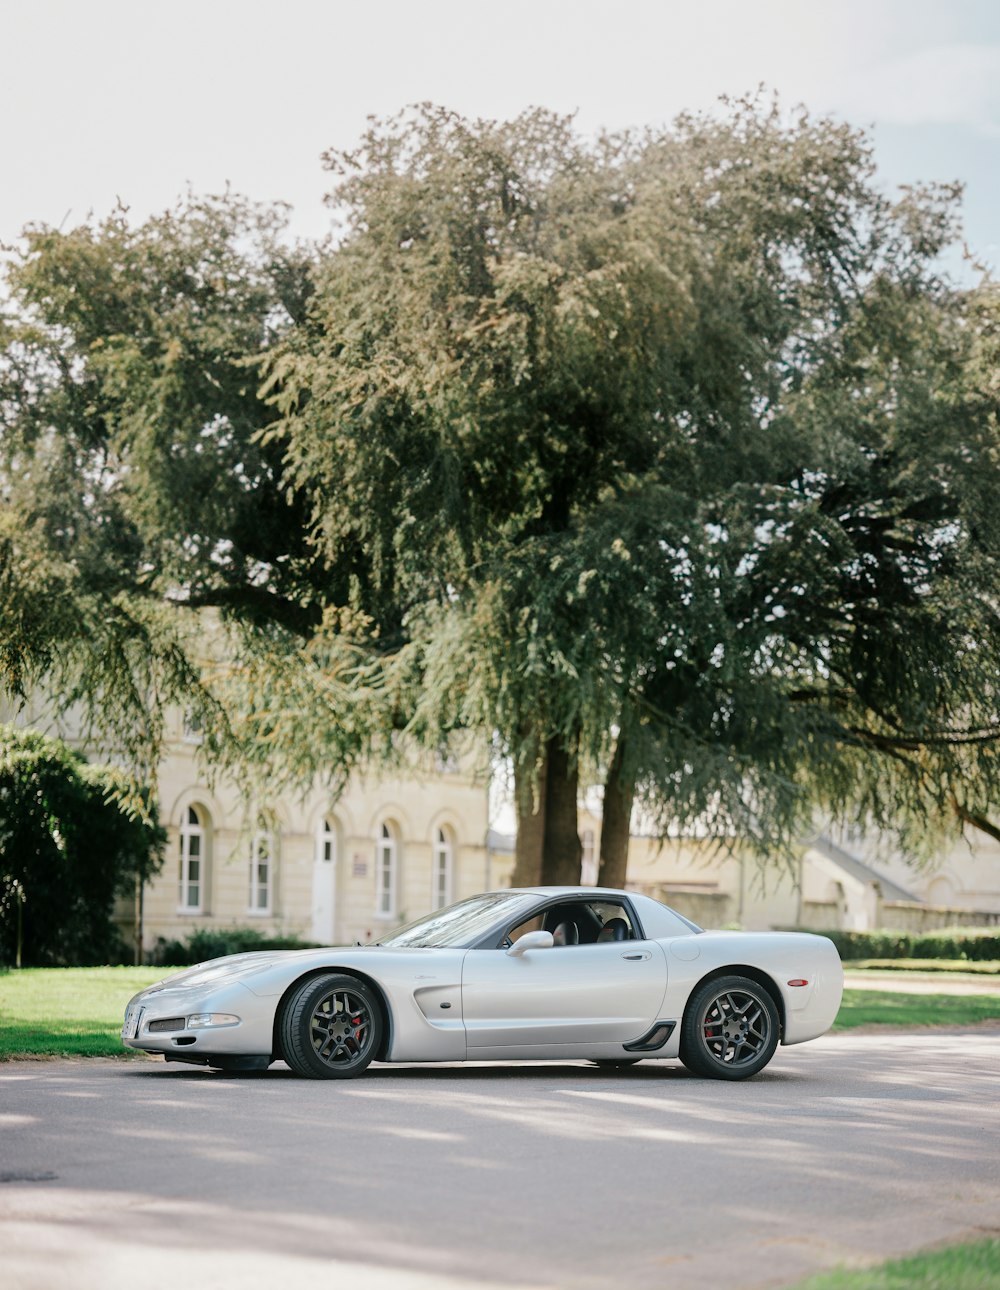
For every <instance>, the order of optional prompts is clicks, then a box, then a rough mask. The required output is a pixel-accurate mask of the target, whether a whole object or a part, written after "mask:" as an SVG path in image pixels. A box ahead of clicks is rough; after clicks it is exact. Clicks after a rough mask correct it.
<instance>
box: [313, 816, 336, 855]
mask: <svg viewBox="0 0 1000 1290" xmlns="http://www.w3.org/2000/svg"><path fill="white" fill-rule="evenodd" d="M336 858H337V835H336V833H335V832H334V828H333V825H332V824H331V823H330V821H329V820H328V819H326V818H325V817H324V818H323V819H322V820H320V823H319V828H318V830H317V831H316V859H317V860H318V861H320V862H322V863H323V864H332V863H333V862H334V860H336Z"/></svg>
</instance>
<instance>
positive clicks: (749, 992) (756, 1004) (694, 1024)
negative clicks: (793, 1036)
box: [680, 976, 780, 1079]
mask: <svg viewBox="0 0 1000 1290" xmlns="http://www.w3.org/2000/svg"><path fill="white" fill-rule="evenodd" d="M779 1028H780V1023H779V1021H778V1010H777V1008H776V1007H775V1006H774V1000H773V999H772V998H771V996H770V994H769V993H768V991H767V990H765V989H764V987H763V986H762V985H758V984H757V982H756V981H751V980H750V979H749V977H745V976H721V977H715V978H714V980H711V981H705V982H704V983H703V984H702V985H700V986H699V987H698V988H697V990H695V992H694V994H692V996H691V998H690V999H689V1000H688V1005H687V1008H686V1009H685V1010H684V1020H683V1021H682V1022H681V1044H680V1059H681V1061H682V1062H683V1063H684V1065H685V1066H686V1067H687V1068H688V1070H689V1071H691V1072H692V1073H693V1074H695V1075H704V1076H707V1077H708V1078H709V1079H749V1078H750V1076H751V1075H756V1074H757V1072H758V1071H762V1070H763V1069H764V1067H765V1066H766V1065H767V1063H768V1062H769V1061H770V1060H771V1058H772V1057H773V1056H774V1052H775V1049H776V1048H777V1047H778V1034H779Z"/></svg>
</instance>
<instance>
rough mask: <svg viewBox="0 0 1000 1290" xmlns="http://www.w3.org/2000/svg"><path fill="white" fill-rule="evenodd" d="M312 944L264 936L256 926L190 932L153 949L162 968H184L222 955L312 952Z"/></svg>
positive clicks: (214, 928) (313, 944)
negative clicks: (185, 938)
mask: <svg viewBox="0 0 1000 1290" xmlns="http://www.w3.org/2000/svg"><path fill="white" fill-rule="evenodd" d="M315 948H317V947H316V943H315V942H314V941H304V940H301V939H300V938H299V937H298V936H267V935H265V934H264V933H263V932H261V931H260V930H259V929H258V928H256V927H210V928H203V929H200V930H198V931H195V932H192V933H191V935H190V936H189V937H188V938H187V940H186V941H185V940H181V941H165V940H162V939H161V940H160V941H159V942H158V943H157V946H156V949H155V956H156V961H157V962H158V963H161V964H163V966H164V967H185V966H187V965H188V964H191V963H203V962H205V960H206V959H219V958H223V957H224V956H225V955H226V954H246V953H248V952H250V951H253V950H308V949H315Z"/></svg>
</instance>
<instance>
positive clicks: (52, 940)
mask: <svg viewBox="0 0 1000 1290" xmlns="http://www.w3.org/2000/svg"><path fill="white" fill-rule="evenodd" d="M137 793H138V790H136V788H135V786H134V785H130V784H129V783H128V782H127V780H126V777H125V776H124V775H123V774H122V773H121V772H120V771H117V770H115V769H112V768H109V767H98V766H88V765H87V764H86V763H85V762H84V761H83V759H82V758H81V757H79V756H77V755H76V754H75V753H73V752H72V751H71V750H70V749H69V748H68V747H67V746H66V745H65V744H64V743H62V742H61V741H59V740H56V739H49V738H46V737H45V736H43V735H40V734H37V733H35V732H34V731H23V730H17V729H15V728H14V727H12V726H0V875H2V877H0V885H2V886H3V887H4V888H7V889H9V888H10V887H11V886H12V885H13V883H18V884H19V885H20V888H21V892H22V893H23V903H22V904H21V910H20V912H21V917H22V919H23V937H24V949H23V961H24V962H25V963H26V964H70V963H80V964H88V963H107V962H115V961H119V960H120V959H121V958H122V957H123V952H124V947H123V946H122V944H121V941H120V937H119V934H118V931H117V929H116V928H115V926H114V924H113V923H112V919H111V915H112V911H113V907H114V902H115V898H116V897H117V896H119V895H123V894H130V893H131V892H132V891H133V890H134V885H135V881H136V879H137V878H144V877H148V876H150V875H152V874H154V873H155V872H156V871H157V869H158V868H159V866H160V864H161V862H162V849H163V843H164V841H165V834H164V833H163V830H162V829H160V828H159V826H158V825H157V824H156V819H155V810H153V809H152V808H149V809H148V810H147V813H146V815H145V816H144V817H143V816H139V815H137V814H136V813H135V812H134V811H133V810H130V809H129V808H127V807H126V806H124V805H123V804H122V803H123V799H124V798H125V797H127V796H129V797H132V798H133V799H134V798H135V797H136V796H137ZM17 914H18V909H17V902H14V901H3V902H2V903H0V962H6V963H12V962H14V961H15V956H16V952H17V930H18V923H17Z"/></svg>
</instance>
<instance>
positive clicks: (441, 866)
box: [431, 828, 455, 909]
mask: <svg viewBox="0 0 1000 1290" xmlns="http://www.w3.org/2000/svg"><path fill="white" fill-rule="evenodd" d="M454 857H455V848H454V846H453V845H452V841H451V837H450V835H449V833H448V830H447V829H443V828H442V829H435V830H434V862H433V866H432V877H431V882H432V888H431V908H432V909H443V908H444V907H445V905H450V904H451V901H452V895H451V891H452V870H453V868H454Z"/></svg>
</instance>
